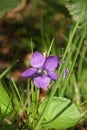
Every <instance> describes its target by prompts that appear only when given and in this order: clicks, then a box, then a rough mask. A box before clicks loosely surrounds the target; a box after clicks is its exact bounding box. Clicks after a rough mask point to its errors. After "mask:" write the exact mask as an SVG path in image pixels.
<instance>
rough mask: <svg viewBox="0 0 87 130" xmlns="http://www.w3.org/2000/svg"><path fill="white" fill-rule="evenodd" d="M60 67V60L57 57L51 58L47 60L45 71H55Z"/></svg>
mask: <svg viewBox="0 0 87 130" xmlns="http://www.w3.org/2000/svg"><path fill="white" fill-rule="evenodd" d="M57 66H58V59H57V56H49V57H47V58H46V61H45V63H44V66H43V67H44V69H46V70H49V71H53V70H55V68H56V67H57Z"/></svg>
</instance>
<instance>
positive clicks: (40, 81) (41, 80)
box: [34, 75, 50, 89]
mask: <svg viewBox="0 0 87 130" xmlns="http://www.w3.org/2000/svg"><path fill="white" fill-rule="evenodd" d="M34 84H35V85H36V87H38V88H43V89H44V88H47V87H48V86H49V84H50V78H49V77H47V76H46V75H41V76H37V77H35V78H34Z"/></svg>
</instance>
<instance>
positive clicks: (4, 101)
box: [0, 81, 12, 115]
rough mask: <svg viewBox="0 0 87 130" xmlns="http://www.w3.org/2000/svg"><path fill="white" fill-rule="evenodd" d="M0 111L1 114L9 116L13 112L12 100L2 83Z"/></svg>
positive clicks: (0, 85)
mask: <svg viewBox="0 0 87 130" xmlns="http://www.w3.org/2000/svg"><path fill="white" fill-rule="evenodd" d="M0 109H1V114H5V115H7V114H9V113H10V112H11V111H12V104H11V99H10V97H9V96H8V94H7V92H6V90H5V88H4V87H3V85H2V83H1V81H0Z"/></svg>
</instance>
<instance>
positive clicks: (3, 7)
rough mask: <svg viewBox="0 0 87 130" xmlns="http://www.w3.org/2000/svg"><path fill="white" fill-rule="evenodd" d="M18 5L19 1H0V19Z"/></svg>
mask: <svg viewBox="0 0 87 130" xmlns="http://www.w3.org/2000/svg"><path fill="white" fill-rule="evenodd" d="M19 3H20V0H0V17H2V16H3V14H4V13H5V12H7V11H9V10H11V9H13V8H15V7H16V6H17V5H18V4H19Z"/></svg>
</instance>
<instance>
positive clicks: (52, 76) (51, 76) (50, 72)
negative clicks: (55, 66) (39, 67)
mask: <svg viewBox="0 0 87 130" xmlns="http://www.w3.org/2000/svg"><path fill="white" fill-rule="evenodd" d="M48 76H49V77H50V78H51V79H52V80H54V81H56V80H57V79H58V74H56V73H55V72H53V71H49V72H48Z"/></svg>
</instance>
